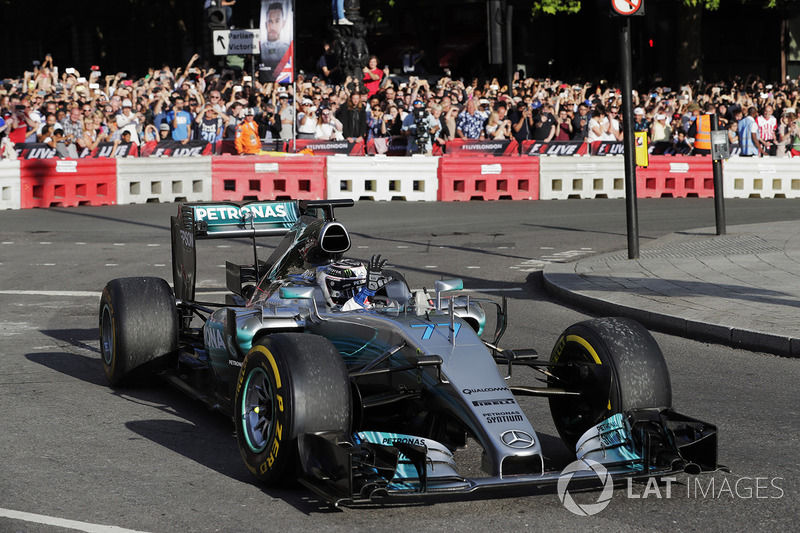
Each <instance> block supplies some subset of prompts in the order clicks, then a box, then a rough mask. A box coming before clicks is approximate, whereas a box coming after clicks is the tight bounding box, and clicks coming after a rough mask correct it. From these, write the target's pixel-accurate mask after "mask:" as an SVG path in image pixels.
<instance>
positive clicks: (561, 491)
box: [556, 459, 614, 516]
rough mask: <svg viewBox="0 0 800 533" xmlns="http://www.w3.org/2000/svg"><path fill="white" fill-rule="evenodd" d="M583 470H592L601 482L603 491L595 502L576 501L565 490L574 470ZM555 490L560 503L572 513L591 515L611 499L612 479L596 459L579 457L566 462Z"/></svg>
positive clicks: (612, 491) (600, 509) (604, 506)
mask: <svg viewBox="0 0 800 533" xmlns="http://www.w3.org/2000/svg"><path fill="white" fill-rule="evenodd" d="M584 471H591V472H594V473H595V474H596V475H597V477H598V478H600V482H601V483H602V484H603V491H602V492H601V493H600V497H599V498H597V502H596V503H584V504H580V503H577V502H576V501H575V500H573V499H572V496H571V495H570V493H569V491H568V490H567V485H569V482H570V480H571V479H572V476H573V475H574V474H575V472H584ZM556 490H557V492H558V498H559V499H560V500H561V503H563V504H564V507H566V508H567V510H569V511H570V512H571V513H574V514H576V515H578V516H592V515H596V514H597V513H599V512H600V511H602V510H603V509H605V508H606V506H607V505H608V503H609V502H610V501H611V496H612V494H613V493H614V481H613V480H612V479H611V474H609V473H608V470H606V468H605V467H604V466H603V465H601V464H600V463H598V462H597V461H592V460H591V459H579V460H577V461H574V462H572V463H570V464H568V465H567V467H566V468H564V470H562V471H561V475H560V476H559V477H558V485H557V489H556Z"/></svg>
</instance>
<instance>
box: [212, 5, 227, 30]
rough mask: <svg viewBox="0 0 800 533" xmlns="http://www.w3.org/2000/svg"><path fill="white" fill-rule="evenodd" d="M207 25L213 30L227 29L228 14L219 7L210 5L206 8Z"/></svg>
mask: <svg viewBox="0 0 800 533" xmlns="http://www.w3.org/2000/svg"><path fill="white" fill-rule="evenodd" d="M208 27H209V28H210V29H211V30H212V31H213V30H227V29H228V15H227V13H226V12H225V9H223V8H221V7H211V8H209V9H208Z"/></svg>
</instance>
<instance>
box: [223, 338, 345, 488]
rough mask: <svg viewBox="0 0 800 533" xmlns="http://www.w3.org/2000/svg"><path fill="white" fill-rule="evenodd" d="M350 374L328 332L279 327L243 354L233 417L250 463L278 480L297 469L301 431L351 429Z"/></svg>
mask: <svg viewBox="0 0 800 533" xmlns="http://www.w3.org/2000/svg"><path fill="white" fill-rule="evenodd" d="M350 422H351V413H350V380H349V377H348V374H347V368H346V367H345V364H344V361H343V360H342V357H341V355H340V354H339V352H338V351H336V349H335V348H334V347H333V345H332V344H331V343H330V342H329V341H328V340H327V339H325V338H323V337H318V336H316V335H310V334H305V333H278V334H274V335H268V336H266V337H263V338H262V339H260V340H259V341H258V342H257V343H256V344H254V345H253V347H252V348H251V349H250V351H249V352H248V353H247V355H246V356H245V358H244V361H243V363H242V370H241V372H240V374H239V380H238V382H237V385H236V396H235V403H234V423H235V424H236V439H237V441H238V444H239V452H240V453H241V455H242V459H243V460H244V463H245V466H247V469H248V470H250V472H251V473H252V474H253V475H254V476H255V477H256V478H257V479H259V480H260V481H262V482H264V483H266V484H269V485H277V484H280V483H282V482H285V481H290V480H292V479H293V478H294V477H296V475H297V467H298V454H297V436H298V435H301V434H303V433H316V432H322V431H333V432H340V433H347V432H349V431H350Z"/></svg>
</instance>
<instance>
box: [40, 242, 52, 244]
mask: <svg viewBox="0 0 800 533" xmlns="http://www.w3.org/2000/svg"><path fill="white" fill-rule="evenodd" d="M39 244H53V243H52V242H40V243H39Z"/></svg>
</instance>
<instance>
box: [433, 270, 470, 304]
mask: <svg viewBox="0 0 800 533" xmlns="http://www.w3.org/2000/svg"><path fill="white" fill-rule="evenodd" d="M433 288H434V290H435V291H436V309H437V310H438V309H441V308H442V293H443V292H449V291H460V290H462V289H463V288H464V281H463V280H461V279H460V278H453V279H441V280H438V281H436V282H434V284H433Z"/></svg>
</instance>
